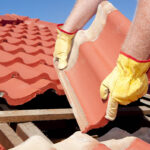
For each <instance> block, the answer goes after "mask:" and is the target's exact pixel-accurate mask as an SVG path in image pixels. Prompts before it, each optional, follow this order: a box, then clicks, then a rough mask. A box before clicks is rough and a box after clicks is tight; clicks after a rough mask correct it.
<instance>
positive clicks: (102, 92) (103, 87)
mask: <svg viewBox="0 0 150 150" xmlns="http://www.w3.org/2000/svg"><path fill="white" fill-rule="evenodd" d="M108 94H109V89H108V87H107V86H106V85H105V84H104V82H102V84H101V86H100V97H101V98H102V99H103V100H107V97H108Z"/></svg>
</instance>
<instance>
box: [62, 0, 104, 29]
mask: <svg viewBox="0 0 150 150" xmlns="http://www.w3.org/2000/svg"><path fill="white" fill-rule="evenodd" d="M101 1H104V0H77V2H76V4H75V6H74V8H73V10H72V12H71V14H70V15H69V17H68V18H67V20H66V22H65V23H64V26H63V29H64V30H65V31H67V32H74V31H76V30H79V29H81V28H82V27H83V26H84V25H85V24H86V23H87V21H88V20H89V19H90V18H91V17H92V16H93V15H94V14H95V13H96V10H97V7H98V5H99V3H100V2H101Z"/></svg>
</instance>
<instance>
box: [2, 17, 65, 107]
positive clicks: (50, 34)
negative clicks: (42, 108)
mask: <svg viewBox="0 0 150 150" xmlns="http://www.w3.org/2000/svg"><path fill="white" fill-rule="evenodd" d="M55 39H56V24H54V23H48V22H45V21H40V20H39V19H31V18H29V17H23V16H18V15H14V14H13V15H9V14H6V15H4V16H0V95H1V97H4V98H5V99H6V100H7V102H8V104H10V105H20V104H24V103H25V102H28V101H29V100H31V99H32V98H33V97H35V96H36V95H37V94H41V93H43V92H45V91H46V90H47V89H54V90H55V91H56V93H57V94H60V95H61V94H64V91H63V88H62V86H61V84H60V81H59V79H58V76H57V73H56V71H55V69H54V67H53V56H52V55H53V51H54V44H55Z"/></svg>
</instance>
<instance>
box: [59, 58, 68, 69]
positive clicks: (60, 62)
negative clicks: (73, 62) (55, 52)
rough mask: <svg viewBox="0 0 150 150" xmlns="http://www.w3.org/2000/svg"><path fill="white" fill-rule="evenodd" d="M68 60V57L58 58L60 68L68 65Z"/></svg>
mask: <svg viewBox="0 0 150 150" xmlns="http://www.w3.org/2000/svg"><path fill="white" fill-rule="evenodd" d="M67 64H68V63H67V60H66V59H59V60H58V69H60V70H61V69H64V68H66V67H67Z"/></svg>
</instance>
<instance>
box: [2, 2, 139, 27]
mask: <svg viewBox="0 0 150 150" xmlns="http://www.w3.org/2000/svg"><path fill="white" fill-rule="evenodd" d="M75 2H76V0H3V1H1V4H0V14H7V13H8V14H17V15H22V16H29V17H31V18H39V19H41V20H44V21H48V22H54V23H63V22H64V21H65V19H66V18H67V16H68V15H69V13H70V11H71V9H72V7H73V5H74V3H75ZM110 2H111V3H112V4H113V5H114V6H115V7H117V9H119V10H120V11H121V12H122V13H123V14H124V15H125V16H126V17H127V18H129V19H130V20H132V18H133V16H134V12H135V8H136V4H137V0H110ZM91 22H92V20H91V21H89V23H88V24H87V25H86V27H85V28H87V27H88V26H89V25H90V24H91Z"/></svg>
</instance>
